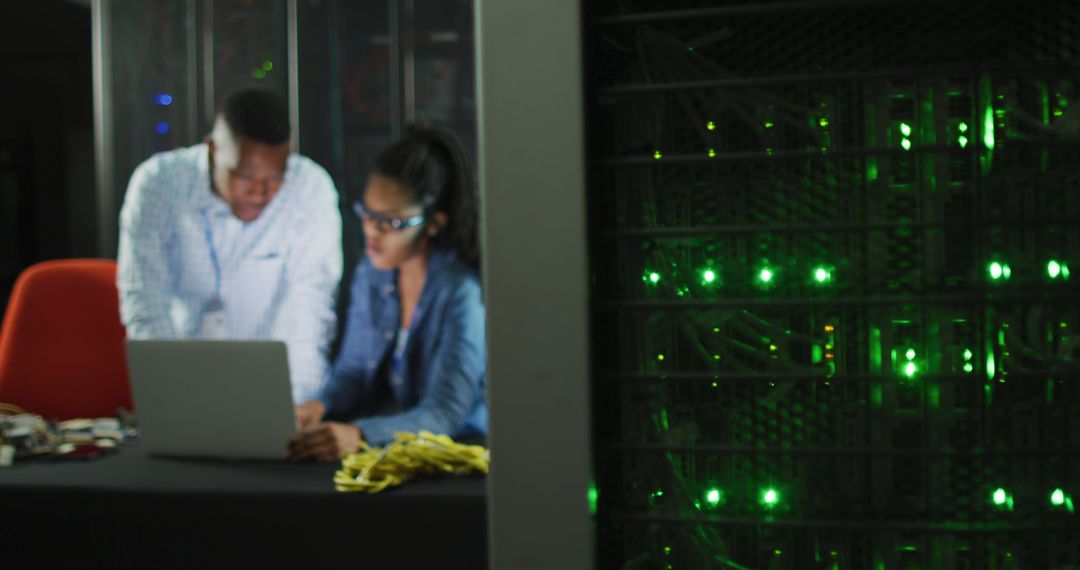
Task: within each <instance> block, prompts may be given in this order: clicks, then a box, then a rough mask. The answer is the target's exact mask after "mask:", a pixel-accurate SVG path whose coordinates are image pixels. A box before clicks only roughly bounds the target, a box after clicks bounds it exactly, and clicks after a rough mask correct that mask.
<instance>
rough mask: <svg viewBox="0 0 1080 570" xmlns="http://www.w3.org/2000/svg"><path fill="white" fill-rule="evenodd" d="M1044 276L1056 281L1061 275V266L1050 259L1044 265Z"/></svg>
mask: <svg viewBox="0 0 1080 570" xmlns="http://www.w3.org/2000/svg"><path fill="white" fill-rule="evenodd" d="M1046 274H1047V275H1049V276H1050V278H1051V279H1057V278H1058V277H1059V276H1060V275H1061V264H1060V263H1058V262H1057V261H1056V260H1053V259H1051V260H1050V261H1049V262H1047V264H1046Z"/></svg>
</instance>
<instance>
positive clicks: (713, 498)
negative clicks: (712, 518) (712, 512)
mask: <svg viewBox="0 0 1080 570" xmlns="http://www.w3.org/2000/svg"><path fill="white" fill-rule="evenodd" d="M705 502H706V503H709V504H710V505H712V506H714V507H715V506H716V505H719V504H720V489H709V490H708V491H706V492H705Z"/></svg>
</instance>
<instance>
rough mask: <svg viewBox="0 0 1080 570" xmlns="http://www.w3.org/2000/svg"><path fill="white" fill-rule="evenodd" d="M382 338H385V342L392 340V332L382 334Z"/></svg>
mask: <svg viewBox="0 0 1080 570" xmlns="http://www.w3.org/2000/svg"><path fill="white" fill-rule="evenodd" d="M383 338H385V339H386V340H390V339H392V338H394V331H386V332H384V333H383Z"/></svg>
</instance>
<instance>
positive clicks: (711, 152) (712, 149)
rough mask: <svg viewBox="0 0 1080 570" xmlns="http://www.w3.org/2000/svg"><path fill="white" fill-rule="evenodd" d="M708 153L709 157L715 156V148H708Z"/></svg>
mask: <svg viewBox="0 0 1080 570" xmlns="http://www.w3.org/2000/svg"><path fill="white" fill-rule="evenodd" d="M708 154H709V158H715V157H716V149H715V148H710V149H709V152H708Z"/></svg>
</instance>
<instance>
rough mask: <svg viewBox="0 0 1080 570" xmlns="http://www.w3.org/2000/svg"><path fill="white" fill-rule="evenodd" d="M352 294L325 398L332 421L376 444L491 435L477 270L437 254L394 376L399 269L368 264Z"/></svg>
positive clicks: (356, 279)
mask: <svg viewBox="0 0 1080 570" xmlns="http://www.w3.org/2000/svg"><path fill="white" fill-rule="evenodd" d="M350 292H351V301H350V303H349V312H348V317H347V319H348V320H347V321H346V323H345V337H344V339H343V341H342V344H341V354H339V355H338V358H337V361H336V362H335V363H334V370H333V374H332V375H331V377H330V380H329V381H328V382H327V384H326V386H325V387H324V388H323V390H322V392H321V393H320V394H319V400H320V401H322V403H323V405H325V406H326V418H327V419H329V420H337V421H352V422H353V423H354V424H355V425H356V426H357V427H358V428H360V431H361V432H362V433H363V436H364V439H365V440H366V441H367V442H368V443H370V444H372V445H376V446H381V445H385V444H387V443H389V442H390V441H392V440H393V438H394V432H398V431H406V432H418V431H420V430H427V431H430V432H433V433H439V434H446V435H449V436H451V437H463V436H470V435H480V434H486V433H487V404H486V394H485V391H484V387H485V382H486V373H487V365H486V355H487V348H486V344H485V341H484V301H483V297H482V295H481V290H480V280H479V279H478V278H477V276H476V273H475V272H473V271H472V270H471V269H469V268H468V267H467V266H465V265H464V264H462V263H460V262H459V261H457V259H456V257H455V255H454V254H453V252H451V251H448V250H442V249H439V250H436V251H434V252H432V254H431V256H430V258H429V259H428V269H427V277H426V280H425V283H424V290H423V292H422V293H421V295H420V301H419V302H418V303H417V305H416V309H414V312H413V318H412V322H411V323H410V327H409V336H408V339H407V341H406V343H405V348H404V352H403V355H402V363H401V374H400V375H398V374H391V370H390V369H391V368H392V367H391V363H390V361H391V359H392V358H393V353H394V348H395V345H396V344H397V335H398V334H400V333H399V327H400V323H401V304H400V300H399V298H398V292H397V271H380V270H378V269H376V268H374V267H372V265H371V264H370V263H368V262H367V261H366V260H365V261H364V262H363V263H361V264H360V266H359V267H357V269H356V273H355V275H354V277H353V283H352V287H351V289H350ZM357 418H360V419H357Z"/></svg>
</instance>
